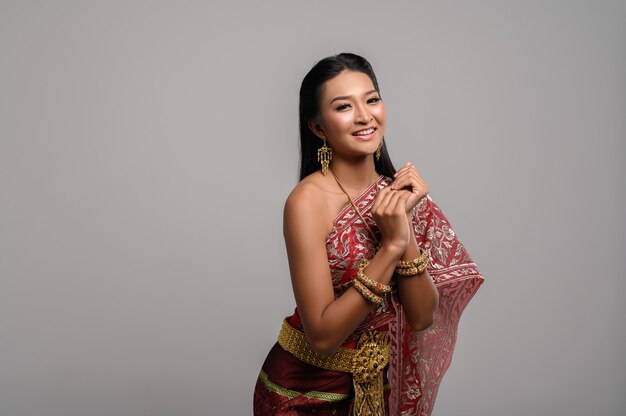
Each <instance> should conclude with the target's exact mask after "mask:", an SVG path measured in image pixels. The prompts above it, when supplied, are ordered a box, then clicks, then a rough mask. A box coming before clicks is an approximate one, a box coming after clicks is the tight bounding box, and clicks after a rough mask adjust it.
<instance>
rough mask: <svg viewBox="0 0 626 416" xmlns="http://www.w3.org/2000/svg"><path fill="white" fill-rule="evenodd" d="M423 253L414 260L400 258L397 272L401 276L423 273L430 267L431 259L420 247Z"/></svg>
mask: <svg viewBox="0 0 626 416" xmlns="http://www.w3.org/2000/svg"><path fill="white" fill-rule="evenodd" d="M420 251H421V252H422V254H421V255H420V256H419V257H417V258H416V259H415V260H412V261H405V260H399V261H398V266H397V267H396V273H397V274H399V275H401V276H415V275H417V274H420V273H423V272H424V270H426V267H428V263H429V259H428V253H427V252H426V251H425V250H422V249H420Z"/></svg>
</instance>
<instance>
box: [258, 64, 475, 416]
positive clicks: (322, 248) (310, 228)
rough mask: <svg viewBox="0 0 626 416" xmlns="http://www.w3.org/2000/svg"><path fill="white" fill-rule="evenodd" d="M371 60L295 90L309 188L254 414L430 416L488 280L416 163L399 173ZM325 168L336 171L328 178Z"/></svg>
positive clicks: (292, 211) (296, 209)
mask: <svg viewBox="0 0 626 416" xmlns="http://www.w3.org/2000/svg"><path fill="white" fill-rule="evenodd" d="M385 122H386V113H385V105H384V103H383V101H382V97H381V95H380V90H379V88H378V82H377V80H376V76H375V75H374V71H373V70H372V68H371V66H370V64H369V63H368V62H367V60H365V59H364V58H362V57H360V56H358V55H354V54H351V53H342V54H339V55H336V56H331V57H328V58H325V59H322V60H321V61H319V62H318V63H317V64H316V65H315V66H314V67H313V68H312V69H311V70H310V71H309V73H308V74H307V75H306V76H305V77H304V79H303V81H302V86H301V88H300V144H301V146H300V149H301V165H300V182H299V183H298V184H297V185H296V187H295V188H294V189H293V191H292V192H291V194H290V195H289V197H288V198H287V201H286V202H285V207H284V218H283V234H284V238H285V245H286V249H287V255H288V260H289V269H290V273H291V283H292V287H293V292H294V297H295V301H296V305H297V306H296V309H295V311H294V313H293V314H292V315H290V316H288V317H286V318H285V320H284V321H283V325H282V328H281V331H280V333H279V334H278V340H277V342H276V344H275V345H274V346H273V348H272V349H271V350H270V352H269V354H268V356H267V358H266V359H265V362H264V363H263V365H262V368H261V371H260V373H259V376H258V378H257V381H256V385H255V391H254V414H255V415H300V414H302V415H310V414H317V415H326V414H328V415H389V414H391V415H399V414H411V415H412V414H419V415H429V414H430V413H431V411H432V408H433V404H434V401H435V397H436V394H437V390H438V387H439V383H440V382H441V378H442V377H443V374H444V373H445V371H446V370H447V368H448V367H449V365H450V362H451V358H452V352H453V350H454V344H455V340H456V330H457V326H458V321H459V318H460V316H461V313H462V311H463V309H464V308H465V306H466V305H467V303H468V302H469V301H470V299H471V298H472V296H473V295H474V293H475V292H476V290H477V289H478V288H479V286H480V285H481V284H482V282H483V277H482V275H481V274H480V272H479V270H478V268H477V267H476V265H475V264H474V262H473V261H472V259H471V258H470V256H469V254H468V253H467V251H466V250H465V247H464V246H463V244H462V243H461V242H460V241H459V239H458V236H457V235H456V233H454V232H453V231H452V228H451V224H450V223H449V221H447V219H446V218H445V216H444V215H443V213H442V212H441V210H440V209H439V207H438V206H437V204H435V202H434V201H433V200H432V198H431V197H430V196H429V195H428V192H429V186H428V184H427V183H426V182H425V181H424V179H423V178H422V177H421V175H420V173H419V172H418V170H417V169H416V168H415V166H413V165H412V164H411V163H406V164H405V165H404V166H403V167H402V168H400V169H398V170H397V171H396V169H395V168H394V166H393V164H392V162H391V159H390V157H389V154H388V153H387V148H386V145H385V140H384V132H385ZM328 172H330V173H331V175H328Z"/></svg>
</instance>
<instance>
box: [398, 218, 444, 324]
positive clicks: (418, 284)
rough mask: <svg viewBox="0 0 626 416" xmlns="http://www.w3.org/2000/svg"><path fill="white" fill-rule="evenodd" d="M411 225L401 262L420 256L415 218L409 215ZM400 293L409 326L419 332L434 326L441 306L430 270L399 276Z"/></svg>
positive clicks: (408, 219)
mask: <svg viewBox="0 0 626 416" xmlns="http://www.w3.org/2000/svg"><path fill="white" fill-rule="evenodd" d="M407 221H408V222H409V224H410V229H411V238H410V240H409V245H408V246H407V248H406V251H405V252H404V254H403V255H402V257H401V260H415V258H416V257H418V256H419V255H420V251H419V248H418V246H417V240H416V238H415V232H414V229H413V216H412V215H411V214H408V215H407ZM397 280H398V291H399V292H400V303H402V308H403V309H404V313H405V315H406V318H407V321H408V322H409V325H411V327H412V328H413V329H415V330H417V331H421V330H423V329H426V328H428V327H429V326H430V325H432V323H433V320H434V317H435V311H436V310H437V306H438V305H439V292H438V291H437V287H436V286H435V283H434V282H433V279H432V278H431V277H430V275H429V274H428V270H427V269H426V270H424V271H423V272H422V273H420V274H418V275H416V276H398V277H397Z"/></svg>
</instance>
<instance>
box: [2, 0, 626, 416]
mask: <svg viewBox="0 0 626 416" xmlns="http://www.w3.org/2000/svg"><path fill="white" fill-rule="evenodd" d="M342 51H352V52H355V53H359V54H362V55H363V56H365V57H366V58H367V59H369V60H370V62H371V63H372V65H373V66H374V69H375V71H376V72H377V75H378V77H379V81H380V87H381V91H382V96H383V99H384V100H385V103H386V106H387V114H388V120H387V130H386V138H387V141H388V146H389V150H390V154H391V156H392V158H393V160H394V162H395V163H396V165H397V166H399V165H401V164H403V163H404V162H406V161H412V162H413V163H415V164H416V165H417V166H418V169H419V170H420V172H421V174H422V176H423V177H424V179H425V180H426V181H427V182H428V183H429V184H430V186H431V193H430V195H431V196H432V198H433V199H434V200H435V201H437V202H438V204H439V205H440V206H441V208H442V209H443V211H444V213H445V214H446V216H447V217H448V219H449V220H450V221H451V223H452V225H453V227H454V229H455V231H456V232H457V233H458V235H459V236H460V239H461V240H462V241H463V242H464V243H465V245H466V247H467V248H468V251H469V252H470V254H471V255H472V257H473V258H474V260H475V261H476V263H477V264H478V266H479V268H480V269H481V271H482V272H483V274H484V276H485V279H486V282H485V284H484V285H483V286H482V287H481V289H480V290H479V292H478V293H477V295H476V296H475V297H474V299H473V300H472V302H471V303H470V304H469V306H468V307H467V309H466V311H465V313H464V315H463V318H462V320H461V325H460V330H459V340H458V344H457V349H456V352H455V355H454V359H453V362H452V366H451V367H450V370H449V371H448V373H447V374H446V376H445V378H444V380H443V383H442V385H441V388H440V391H439V397H438V400H437V403H436V405H435V411H434V415H436V416H437V415H438V416H442V415H481V416H484V415H509V416H514V415H568V416H574V415H581V416H583V415H584V416H586V415H615V416H617V415H623V414H624V413H625V409H626V399H625V395H624V392H625V391H626V364H625V363H626V359H624V353H625V352H626V331H625V327H626V325H625V324H624V316H625V312H626V310H625V309H626V308H625V306H624V294H625V292H626V291H625V289H626V287H625V286H626V285H625V283H624V281H625V279H624V278H625V275H626V272H625V271H624V270H626V263H625V260H624V253H626V247H625V246H626V238H625V236H626V222H625V220H624V213H625V212H626V195H625V188H626V187H625V186H624V177H625V176H626V171H625V170H626V169H625V167H624V166H625V162H626V160H625V158H626V151H625V150H626V149H625V143H626V139H625V138H626V125H625V121H624V120H625V117H624V116H625V115H626V75H625V74H626V4H625V3H624V2H623V1H622V2H617V1H524V2H521V1H520V2H512V1H499V2H496V1H473V2H447V1H437V2H435V1H429V2H426V1H414V2H388V3H384V4H383V3H382V2H380V1H343V2H327V3H326V2H311V1H309V2H299V1H282V2H276V1H270V2H268V1H264V2H253V1H250V2H246V3H239V2H231V3H229V4H226V2H224V3H216V2H206V1H205V2H200V1H197V2H189V1H176V2H174V1H170V2H164V1H159V2H148V1H143V2H141V1H106V2H105V1H101V2H80V1H75V2H71V1H47V2H46V1H39V2H32V1H3V2H2V3H1V5H0V140H1V142H0V145H1V147H0V192H1V194H0V195H1V205H0V209H1V211H0V214H1V216H0V414H2V415H3V416H4V415H7V416H40V415H41V416H44V415H45V416H56V415H59V416H61V415H63V416H70V415H86V416H100V415H102V416H105V415H106V416H113V415H119V416H122V415H131V416H139V415H151V416H152V415H164V416H170V415H171V416H174V415H245V414H250V413H251V408H252V389H253V386H254V381H255V378H256V376H257V374H258V371H259V368H260V366H261V363H262V361H263V359H264V358H265V355H266V354H267V352H268V350H269V348H270V347H271V345H272V344H273V343H274V341H275V339H276V336H277V334H278V329H279V327H280V323H281V319H282V318H283V317H284V316H286V315H288V314H290V313H292V311H293V308H294V306H295V304H294V301H293V294H292V292H291V285H290V280H289V274H288V267H287V262H286V254H285V249H284V243H283V238H282V228H281V227H282V225H281V224H282V208H283V203H284V200H285V198H286V196H287V195H288V193H289V192H290V191H291V189H292V188H293V186H294V185H295V184H296V182H297V166H298V146H297V137H298V136H297V134H298V133H297V95H298V88H299V86H300V82H301V80H302V77H303V76H304V74H305V73H306V72H307V71H308V70H309V69H310V68H311V66H312V65H313V64H314V63H315V62H317V61H318V60H319V59H321V58H323V57H325V56H328V55H331V54H335V53H339V52H342Z"/></svg>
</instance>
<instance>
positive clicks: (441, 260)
mask: <svg viewBox="0 0 626 416" xmlns="http://www.w3.org/2000/svg"><path fill="white" fill-rule="evenodd" d="M391 182H393V179H392V178H389V177H387V176H383V175H381V176H380V177H379V178H378V180H377V181H376V182H375V183H374V184H372V185H371V186H370V187H369V188H368V189H366V190H365V191H364V192H363V193H362V194H361V195H359V196H358V197H356V198H355V199H353V202H354V204H355V205H356V206H357V207H358V209H359V210H360V212H361V213H362V215H363V218H364V219H365V221H367V223H368V225H369V227H370V229H371V230H372V231H373V232H374V233H375V235H376V236H377V238H378V239H379V240H381V238H382V236H381V234H380V231H379V230H378V227H377V226H376V222H375V221H374V220H373V218H372V215H371V207H372V205H373V202H374V200H375V197H376V194H377V191H378V189H382V188H383V187H385V186H388V185H389V184H391ZM413 228H414V231H415V236H416V239H417V245H418V247H419V248H420V249H423V250H426V251H427V252H428V255H429V264H428V267H427V270H428V273H429V275H430V277H431V278H432V279H433V281H434V283H435V285H436V287H437V289H438V292H439V305H438V308H437V310H436V312H435V316H434V322H433V324H432V325H431V326H430V327H428V328H427V329H425V330H423V331H415V330H413V329H412V328H411V327H410V326H409V325H408V323H407V321H406V318H405V316H404V312H403V310H402V306H401V304H400V300H399V296H398V293H397V291H394V292H393V293H392V294H391V295H390V296H389V297H388V301H386V302H383V303H382V304H381V305H378V306H376V307H375V308H374V309H373V310H372V311H371V313H370V314H369V315H368V316H367V318H366V319H365V320H364V321H363V322H362V323H361V325H360V326H359V327H358V328H357V329H356V330H355V331H354V332H353V333H352V334H351V335H350V336H349V337H348V339H346V341H345V342H344V344H343V347H345V348H349V349H355V348H356V347H357V342H358V340H359V338H360V337H361V335H362V334H363V333H364V332H365V331H372V330H374V331H381V332H386V333H388V336H389V338H390V345H391V354H390V358H389V361H388V364H387V365H386V366H385V368H384V370H383V371H382V373H383V378H382V379H383V386H384V387H383V388H384V404H383V408H384V412H385V414H386V415H392V416H396V415H402V416H408V415H419V416H428V415H430V414H431V412H432V410H433V405H434V403H435V398H436V396H437V391H438V389H439V384H440V383H441V380H442V378H443V376H444V374H445V372H446V370H447V369H448V367H449V366H450V363H451V360H452V354H453V351H454V345H455V342H456V336H457V327H458V323H459V319H460V317H461V313H462V312H463V310H464V308H465V306H466V305H467V304H468V302H469V301H470V300H471V298H472V297H473V296H474V294H475V293H476V291H477V290H478V288H479V287H480V285H481V284H482V283H483V276H482V275H481V273H480V271H479V270H478V268H477V266H476V264H475V263H474V262H473V261H472V259H471V258H470V256H469V254H468V252H467V250H466V249H465V247H464V245H463V244H462V243H461V241H460V240H459V239H458V236H457V235H456V233H455V232H454V231H453V230H452V227H451V224H450V222H449V221H448V220H447V219H446V218H445V216H444V215H443V213H442V212H441V210H440V209H439V207H438V206H437V204H436V203H435V202H434V201H433V199H432V198H431V197H430V195H426V196H425V197H424V198H423V199H422V200H421V201H420V202H419V203H418V204H417V206H416V208H415V215H414V216H413ZM326 249H327V253H328V264H329V266H330V270H331V275H332V282H333V288H334V293H335V298H337V297H339V296H341V294H342V293H344V292H345V291H346V290H347V289H348V288H350V286H351V285H352V281H353V280H354V278H355V276H356V274H357V271H358V265H359V263H360V262H361V261H362V260H369V259H371V258H372V257H373V255H374V253H375V250H376V242H375V241H374V240H373V238H372V236H371V235H370V233H369V231H368V230H367V227H366V226H365V225H364V224H363V222H362V220H361V218H360V217H359V215H357V212H356V211H355V210H354V208H353V207H352V205H350V204H348V205H347V206H346V207H344V209H343V210H342V211H341V212H340V213H339V215H338V216H337V218H336V219H335V220H334V222H333V227H332V230H331V232H330V233H329V234H328V236H327V239H326ZM400 278H410V277H400ZM287 324H288V325H290V326H291V328H294V329H297V330H300V331H303V327H302V321H301V319H300V316H299V314H298V309H297V308H296V309H295V311H294V313H293V315H291V316H288V317H287V318H285V323H284V325H287ZM354 395H355V389H354V384H353V374H351V373H348V372H340V371H331V370H328V369H324V368H320V367H317V366H315V365H311V364H308V363H306V362H303V361H301V360H300V359H298V358H296V357H295V356H294V355H293V354H291V353H290V352H287V351H286V350H285V349H284V348H283V347H281V345H279V343H276V344H275V345H274V346H273V348H272V349H271V350H270V352H269V354H268V356H267V358H266V359H265V362H264V363H263V365H262V367H261V371H260V374H259V376H258V379H257V381H256V385H255V390H254V414H255V415H256V416H265V415H351V414H358V413H359V412H358V411H356V410H355V409H353V408H352V406H353V401H354Z"/></svg>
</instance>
